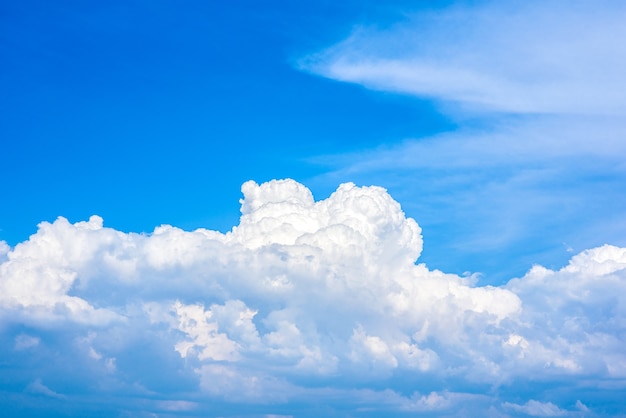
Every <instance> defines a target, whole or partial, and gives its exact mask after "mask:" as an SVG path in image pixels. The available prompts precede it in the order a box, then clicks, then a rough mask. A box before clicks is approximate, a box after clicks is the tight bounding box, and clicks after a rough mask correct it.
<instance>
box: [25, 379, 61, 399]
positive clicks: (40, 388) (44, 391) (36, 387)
mask: <svg viewBox="0 0 626 418" xmlns="http://www.w3.org/2000/svg"><path fill="white" fill-rule="evenodd" d="M26 391H27V392H30V393H33V394H35V395H43V396H46V397H49V398H56V399H65V398H66V397H65V395H62V394H60V393H57V392H55V391H53V390H52V389H50V388H49V387H48V386H46V385H44V384H43V383H41V379H36V380H34V381H33V382H31V383H30V384H29V385H28V386H27V387H26Z"/></svg>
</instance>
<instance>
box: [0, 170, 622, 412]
mask: <svg viewBox="0 0 626 418" xmlns="http://www.w3.org/2000/svg"><path fill="white" fill-rule="evenodd" d="M242 190H243V192H244V199H243V200H242V202H241V203H242V217H241V222H240V224H239V225H238V226H236V227H234V228H233V229H232V231H230V232H228V233H226V234H222V233H219V232H216V231H210V230H204V229H199V230H196V231H192V232H186V231H183V230H180V229H178V228H174V227H171V226H160V227H158V228H156V229H155V231H154V232H153V233H152V234H147V235H146V234H133V233H130V234H127V233H122V232H119V231H115V230H113V229H110V228H105V227H104V226H103V225H102V220H101V219H100V218H98V217H92V218H91V219H90V220H89V221H88V222H78V223H75V224H71V223H69V222H68V221H67V220H65V219H63V218H59V219H58V220H57V221H55V222H54V223H51V224H50V223H45V222H44V223H42V224H41V225H40V227H39V231H38V232H37V233H36V234H35V235H33V236H32V237H31V238H30V239H29V240H28V241H25V242H23V243H21V244H18V245H17V246H16V247H15V248H14V249H13V250H11V251H10V252H9V253H8V257H7V260H6V261H5V262H4V263H2V265H0V274H1V275H0V295H1V296H0V307H1V310H0V312H2V323H3V324H5V327H9V328H7V329H10V327H11V326H12V325H11V324H14V325H15V324H20V323H22V324H28V326H29V327H31V331H29V333H28V334H26V333H21V334H16V335H15V336H14V337H12V338H14V346H13V348H14V353H15V354H12V355H18V354H17V353H19V352H23V351H25V350H30V351H32V350H41V352H42V353H45V352H46V350H50V349H54V350H57V349H61V347H63V346H64V344H65V343H64V342H63V341H62V340H63V339H64V338H63V337H60V338H61V341H57V342H54V341H49V339H48V341H45V340H44V339H43V337H40V336H38V335H37V333H38V332H41V331H43V330H44V329H48V328H50V327H53V329H56V330H58V331H55V332H59V333H60V334H67V333H68V332H70V330H71V335H74V337H72V338H73V340H74V341H75V343H74V344H73V345H72V346H71V350H70V351H71V352H74V353H82V354H79V356H82V357H81V358H83V360H82V361H84V362H85V365H89V366H88V370H90V372H91V373H94V374H95V375H96V376H99V377H95V378H98V379H102V378H106V379H108V380H110V381H111V383H109V384H110V385H112V386H111V387H118V388H119V389H118V390H122V388H123V387H124V386H125V385H127V384H129V383H131V382H127V381H126V379H127V376H136V377H135V378H134V379H136V380H135V384H140V385H143V384H146V385H150V384H151V383H150V381H149V379H150V378H151V374H150V373H149V372H147V371H146V370H144V369H142V367H143V366H141V362H139V363H137V364H133V361H129V360H128V359H129V356H131V357H132V356H133V355H134V356H142V354H141V353H134V354H131V353H129V350H133V347H134V346H136V344H139V345H140V346H142V347H145V348H143V349H142V350H146V351H145V355H149V356H161V357H163V356H165V357H164V358H167V359H169V360H167V362H168V363H167V367H170V368H172V370H170V374H172V372H173V376H174V377H172V378H175V376H176V375H179V376H180V379H182V380H181V381H184V382H187V383H186V384H190V385H192V387H194V385H195V387H196V390H199V391H201V392H205V393H206V394H207V395H209V397H215V398H216V399H220V400H221V401H224V402H254V403H256V402H260V403H263V404H265V403H267V402H270V403H275V402H278V403H282V402H286V401H288V400H290V399H306V398H307V396H313V395H311V393H315V392H311V390H312V388H307V387H306V386H307V384H306V382H307V381H308V380H311V381H317V382H325V383H324V385H326V386H329V387H333V386H335V385H338V386H336V388H335V389H334V390H343V389H342V387H343V386H344V385H351V384H357V383H359V382H370V383H372V384H374V383H376V382H387V384H389V385H391V386H392V387H395V385H397V384H398V383H394V382H395V379H396V377H399V376H405V377H404V378H403V379H404V380H403V381H405V382H409V383H408V384H409V385H410V384H418V382H419V381H420V380H422V379H423V378H426V379H434V381H438V382H440V383H439V384H442V383H441V382H448V384H451V385H453V386H454V385H462V386H463V385H464V386H467V385H470V386H471V385H483V384H488V385H496V386H499V385H505V386H506V385H514V384H515V382H518V381H526V380H527V379H531V378H532V379H533V380H540V381H541V380H543V381H546V382H548V381H554V380H556V381H560V380H563V379H571V378H572V377H573V376H587V378H588V377H589V376H595V379H626V357H625V356H624V354H623V350H622V347H623V335H624V331H625V330H626V322H625V321H624V320H623V319H622V318H624V317H626V297H625V296H624V295H626V249H623V248H618V247H613V246H603V247H598V248H595V249H592V250H589V251H587V252H584V253H581V254H579V255H577V256H575V257H573V258H572V260H571V262H570V264H569V265H567V266H565V267H564V268H563V269H561V270H558V271H552V270H548V269H546V268H543V267H540V266H537V267H535V268H533V269H532V270H531V271H530V272H529V273H528V274H527V275H525V276H524V277H522V278H519V279H514V280H511V281H510V282H509V283H508V284H507V285H505V286H500V287H493V286H475V285H474V284H473V283H474V280H473V278H472V277H471V276H470V277H459V276H456V275H451V274H445V273H442V272H440V271H431V270H429V269H428V268H426V266H424V265H423V264H415V261H416V259H417V257H418V256H419V254H420V252H421V249H422V239H421V236H420V228H419V226H418V225H417V223H416V222H415V221H414V220H412V219H408V218H406V217H405V216H404V213H403V212H402V210H401V208H400V206H399V204H398V203H397V202H396V201H394V200H393V199H392V198H391V197H390V196H389V195H388V194H387V192H386V191H385V190H384V189H382V188H379V187H356V186H355V185H353V184H344V185H341V186H340V187H339V188H338V190H337V191H336V192H335V193H333V194H332V195H331V196H330V197H329V198H328V199H325V200H321V201H318V202H315V201H314V200H313V197H312V195H311V193H310V191H309V190H308V189H306V188H305V187H304V186H303V185H301V184H298V183H296V182H294V181H292V180H280V181H271V182H269V183H265V184H262V185H257V184H256V183H253V182H248V183H246V184H244V186H243V187H242ZM68 327H69V328H68ZM141 341H145V343H142V342H141ZM148 342H150V344H153V346H152V347H151V348H150V347H147V346H145V344H147V343H148ZM51 344H52V345H51ZM151 353H152V354H151ZM71 355H72V354H71ZM73 355H77V354H73ZM176 358H178V360H176ZM165 365H166V364H164V366H165ZM25 367H26V368H27V369H28V368H29V367H31V366H30V365H29V363H27V364H26V365H25ZM85 367H86V366H85ZM142 370H144V371H142ZM185 376H187V377H185ZM191 376H195V378H194V379H195V380H196V383H195V384H194V383H190V381H189V378H190V377H191ZM340 376H341V378H339V377H340ZM37 378H38V379H41V378H40V377H37ZM68 378H69V379H71V378H72V376H68ZM75 378H76V379H78V380H80V377H79V376H75ZM407 379H408V380H407ZM34 381H35V382H41V380H39V381H38V380H34ZM141 382H145V383H141ZM410 382H413V383H410ZM359 384H362V383H359ZM378 384H380V383H376V385H378ZM591 384H593V379H592V383H591ZM33 385H34V386H33ZM29 387H30V388H31V389H30V390H31V392H32V391H33V390H35V389H37V388H39V389H38V390H39V392H40V393H43V392H42V391H44V389H42V388H43V386H42V385H41V384H32V385H31V386H29ZM33 388H34V389H33ZM436 389H437V385H435V386H433V387H432V388H431V391H429V392H426V393H430V394H427V395H419V396H418V395H415V396H416V397H415V398H414V399H413V400H410V401H409V400H406V399H405V400H403V401H402V402H399V403H397V404H396V406H395V407H396V408H399V409H407V408H408V409H415V410H446V408H447V409H450V408H457V407H458V406H459V405H460V404H463V403H466V402H470V401H469V400H467V399H470V398H467V399H466V398H463V396H461V397H458V396H457V397H454V396H452V397H451V395H450V393H444V392H441V393H439V392H437V390H436ZM50 391H51V392H49V393H57V392H53V391H52V389H50ZM431 392H432V393H431ZM46 393H48V392H46ZM307 393H309V395H306V394H307ZM57 395H59V396H64V395H62V394H61V393H57ZM455 396H456V395H455ZM468 396H469V395H468ZM402 399H404V398H402ZM471 399H474V398H471ZM355 402H356V401H355ZM472 402H474V401H472ZM481 402H483V403H481V405H483V404H484V400H483V401H481ZM487 403H489V402H487ZM181 405H182V404H181ZM184 405H187V404H184ZM490 405H491V404H490ZM528 405H530V406H528ZM542 405H543V404H542ZM483 406H484V405H483ZM491 406H493V405H491ZM535 406H536V405H535V404H527V405H526V406H524V408H531V409H532V408H535ZM520 408H521V407H520ZM546 408H548V407H546ZM554 408H557V407H556V406H555V407H554ZM513 409H515V408H513ZM535 409H536V408H535ZM544 409H545V408H544ZM548 409H550V408H548ZM548 409H546V410H548ZM529 410H530V409H529ZM533 410H534V409H533ZM555 410H558V408H557V409H555ZM520 411H521V410H520Z"/></svg>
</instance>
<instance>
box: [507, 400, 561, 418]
mask: <svg viewBox="0 0 626 418" xmlns="http://www.w3.org/2000/svg"><path fill="white" fill-rule="evenodd" d="M503 406H504V407H505V408H508V409H512V410H514V411H519V412H522V413H524V414H527V415H530V416H533V417H561V416H564V415H567V411H564V410H562V409H561V408H559V407H558V406H556V405H555V404H553V403H552V402H539V401H536V400H534V399H531V400H529V401H528V402H526V403H525V404H523V405H518V404H514V403H509V402H506V403H504V405H503Z"/></svg>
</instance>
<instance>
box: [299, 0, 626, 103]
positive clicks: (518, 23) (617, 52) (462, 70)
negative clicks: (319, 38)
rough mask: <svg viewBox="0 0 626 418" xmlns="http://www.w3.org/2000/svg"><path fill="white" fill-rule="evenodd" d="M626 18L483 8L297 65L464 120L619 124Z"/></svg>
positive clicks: (599, 5)
mask: <svg viewBox="0 0 626 418" xmlns="http://www.w3.org/2000/svg"><path fill="white" fill-rule="evenodd" d="M624 18H626V8H625V7H624V6H623V5H621V4H618V3H615V2H607V1H601V2H580V1H577V2H574V3H572V2H562V1H557V2H534V3H528V2H508V3H498V2H482V3H478V4H477V5H472V6H453V7H450V8H448V9H447V10H438V11H436V12H430V13H423V12H422V13H419V14H417V13H414V14H410V13H407V18H406V20H405V21H402V22H399V23H397V24H396V25H393V26H391V27H386V28H384V29H380V28H377V27H375V26H370V27H357V28H356V29H355V30H354V32H353V33H352V35H351V36H350V37H348V38H347V39H345V40H344V41H342V42H339V43H338V44H336V45H334V46H332V47H330V48H328V49H326V50H324V51H321V52H318V53H315V54H312V55H309V56H307V57H306V58H303V59H302V60H301V61H300V66H301V68H302V69H304V70H306V71H310V72H313V73H316V74H319V75H323V76H325V77H329V78H332V79H336V80H340V81H347V82H352V83H358V84H362V85H364V86H366V87H368V88H372V89H377V90H383V91H395V92H399V93H405V94H413V95H418V96H428V97H432V98H434V99H436V100H440V101H448V102H454V103H457V104H459V105H461V106H463V107H465V108H466V109H468V110H474V111H476V110H485V111H499V112H512V113H532V114H537V113H548V114H564V113H567V114H572V113H573V114H594V115H597V114H600V115H619V114H623V112H624V110H623V109H625V108H626V97H625V95H624V93H623V92H622V91H621V89H619V86H620V85H622V82H623V74H624V72H625V71H626V52H624V49H623V48H622V47H621V39H623V37H624V36H626V29H624V25H623V20H624Z"/></svg>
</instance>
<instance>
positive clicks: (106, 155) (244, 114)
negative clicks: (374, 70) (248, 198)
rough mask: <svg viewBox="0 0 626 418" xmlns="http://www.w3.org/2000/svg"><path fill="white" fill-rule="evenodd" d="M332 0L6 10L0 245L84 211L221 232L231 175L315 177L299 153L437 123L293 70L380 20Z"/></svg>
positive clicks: (234, 178)
mask: <svg viewBox="0 0 626 418" xmlns="http://www.w3.org/2000/svg"><path fill="white" fill-rule="evenodd" d="M335 3H336V2H315V3H311V4H309V5H307V4H305V3H296V2H291V3H289V2H269V3H268V2H263V3H258V2H250V1H236V2H227V3H226V2H192V3H190V4H187V5H186V6H185V7H180V5H179V4H178V3H176V2H163V1H161V2H140V1H132V2H127V1H123V2H107V3H106V5H104V4H101V3H94V2H71V1H70V2H63V4H59V3H54V4H53V3H49V2H31V1H26V2H7V3H6V4H5V5H3V7H2V16H1V19H2V29H1V30H2V43H1V44H0V48H2V49H1V55H2V57H3V58H2V61H3V65H2V66H1V68H0V74H1V86H0V88H1V89H2V97H3V99H2V101H1V102H0V106H1V109H0V112H1V113H2V114H3V117H2V119H1V125H0V130H1V132H2V136H3V138H4V139H3V148H4V152H2V154H1V157H0V158H2V161H1V164H0V170H2V172H1V176H2V178H4V179H5V184H6V187H5V188H4V192H3V195H4V197H3V202H4V203H3V204H2V205H1V209H0V211H1V212H0V228H1V231H0V239H4V240H6V241H8V242H9V243H11V244H16V243H17V242H19V241H22V240H24V239H26V238H27V237H28V235H30V234H31V233H33V232H34V231H35V226H36V224H37V223H39V222H40V221H42V220H53V219H55V218H56V217H57V216H60V215H62V216H65V217H68V218H69V219H70V220H72V221H77V220H82V219H86V218H87V217H88V216H90V215H91V214H94V213H97V214H99V215H101V216H103V217H104V219H105V222H106V223H107V224H108V225H109V226H113V227H116V228H121V229H123V230H132V231H151V230H152V229H153V228H154V226H156V225H159V224H161V223H171V224H175V225H178V226H181V227H184V228H196V227H200V226H205V227H209V228H216V229H229V228H230V227H232V225H234V224H236V222H237V219H238V216H239V213H238V205H239V204H238V199H239V198H240V191H239V187H240V185H241V184H242V183H243V182H244V181H246V180H249V179H255V180H257V181H265V180H269V179H271V178H285V177H293V178H295V179H298V180H301V181H302V180H305V179H307V178H308V177H309V176H311V175H313V174H315V173H317V172H320V171H321V168H320V167H317V166H314V165H311V164H307V163H305V162H304V159H305V158H307V157H311V156H315V155H318V154H327V153H334V152H340V151H346V150H356V149H359V148H365V147H371V146H374V145H377V144H379V143H381V142H384V141H385V140H386V139H396V138H402V137H405V136H408V135H415V134H416V133H431V132H434V131H437V130H441V129H443V128H445V127H446V126H447V123H446V121H445V120H444V119H443V118H442V117H440V116H438V115H437V114H436V113H434V112H433V111H432V108H431V107H430V106H429V105H428V104H427V103H424V102H420V101H418V100H414V99H406V98H402V97H397V96H384V95H380V94H373V93H371V92H368V91H366V90H364V89H363V88H360V87H355V86H352V85H347V84H342V83H337V82H333V81H329V80H326V79H322V78H317V77H313V76H311V75H308V74H304V73H302V72H299V71H297V70H296V69H294V68H293V66H292V63H291V62H290V61H292V60H294V59H296V58H297V57H298V55H299V54H304V53H307V52H310V51H311V50H314V49H316V48H320V47H322V46H324V45H325V44H328V43H330V42H332V41H333V40H335V39H340V38H342V37H343V36H345V35H346V34H347V33H348V32H349V30H350V28H351V26H350V25H351V22H352V21H353V20H354V19H355V18H358V19H361V18H367V16H368V13H372V12H373V11H374V10H376V11H380V10H383V11H384V8H381V7H377V6H375V5H372V4H367V3H361V2H356V3H354V4H347V3H344V4H341V5H337V4H335ZM334 187H336V185H328V187H327V189H324V188H322V189H321V190H320V192H321V193H325V192H330V191H331V190H332V189H334Z"/></svg>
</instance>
